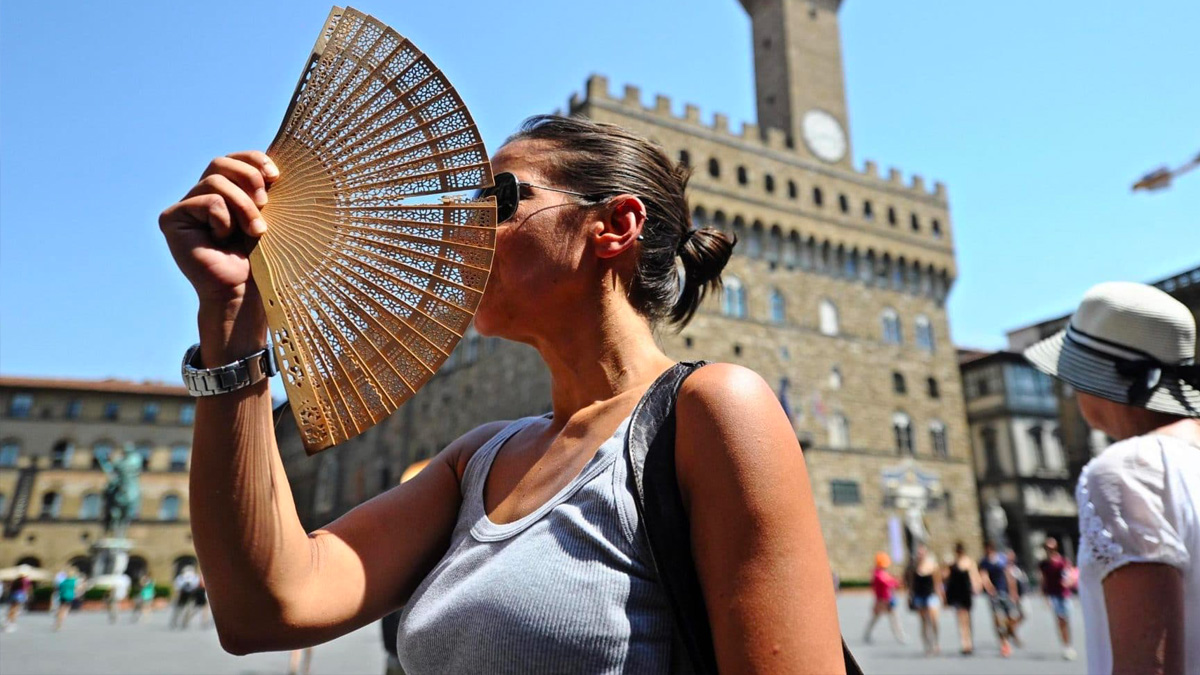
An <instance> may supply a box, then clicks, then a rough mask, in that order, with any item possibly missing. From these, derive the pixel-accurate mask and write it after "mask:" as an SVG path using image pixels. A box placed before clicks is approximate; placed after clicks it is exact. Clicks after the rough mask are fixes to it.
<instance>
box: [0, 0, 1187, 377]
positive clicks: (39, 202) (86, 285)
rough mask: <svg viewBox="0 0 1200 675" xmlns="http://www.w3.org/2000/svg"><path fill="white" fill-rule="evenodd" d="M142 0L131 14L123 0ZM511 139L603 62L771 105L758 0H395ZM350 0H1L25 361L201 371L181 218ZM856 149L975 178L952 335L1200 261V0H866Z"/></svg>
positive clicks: (1, 182)
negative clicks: (759, 76)
mask: <svg viewBox="0 0 1200 675" xmlns="http://www.w3.org/2000/svg"><path fill="white" fill-rule="evenodd" d="M117 6H119V7H120V9H116V7H117ZM357 6H358V8H359V9H362V10H364V11H366V12H369V13H371V14H374V15H376V16H378V17H380V18H381V19H383V20H384V21H385V22H388V23H389V24H390V25H392V26H393V27H395V28H396V29H397V30H399V31H400V32H401V33H404V34H406V35H407V36H408V37H409V38H411V39H412V40H413V41H414V42H416V44H418V45H419V46H420V47H422V48H423V49H424V50H425V51H426V52H427V53H429V54H430V55H431V56H432V57H433V59H434V61H435V62H436V63H437V64H439V65H440V66H441V68H442V69H443V70H444V71H446V72H447V73H448V74H449V75H450V78H451V81H453V82H454V83H455V84H456V86H457V87H458V89H459V91H460V92H461V93H462V94H463V96H464V98H465V99H466V101H467V103H468V105H470V106H471V109H472V111H473V112H474V114H475V117H476V119H477V120H478V122H479V123H480V124H481V126H482V127H483V130H484V134H485V138H486V139H487V141H488V142H489V147H494V145H495V143H497V142H499V141H500V140H502V139H503V138H504V136H505V135H507V134H508V133H509V132H511V131H512V130H513V129H514V128H515V127H516V126H517V124H518V123H519V122H520V121H521V119H523V118H524V117H526V116H527V115H531V114H534V113H538V112H546V111H551V110H554V109H556V108H561V107H563V106H564V105H565V102H566V100H567V98H568V97H569V95H570V94H571V93H572V92H573V91H577V90H579V89H581V88H582V86H583V82H584V80H585V78H586V77H587V75H588V74H589V73H593V72H595V73H603V74H606V75H608V76H609V77H610V78H611V80H612V83H613V87H614V88H618V87H620V86H621V85H622V84H624V83H634V84H638V85H640V86H641V87H642V91H643V92H644V95H645V96H646V97H647V98H648V99H649V97H652V96H653V95H654V94H655V93H663V94H665V95H668V96H670V97H671V98H672V99H673V100H674V101H675V103H676V106H677V107H680V108H681V107H682V105H683V103H684V102H691V103H695V104H697V105H699V106H700V107H701V109H702V110H703V112H704V115H705V116H706V117H710V116H711V115H712V113H713V112H723V113H726V114H728V115H729V116H730V118H731V119H732V120H733V125H734V126H735V127H736V126H738V125H739V124H740V122H741V121H742V120H751V121H752V120H753V119H754V95H753V94H754V89H753V87H754V85H753V78H752V70H751V56H750V37H749V22H748V20H747V18H746V16H745V14H744V12H743V11H742V9H741V6H740V5H739V3H738V2H737V1H736V0H640V1H635V0H606V1H605V2H598V1H577V2H550V1H546V0H537V1H523V2H492V1H488V2H482V1H476V0H469V1H458V2H455V1H450V0H448V1H446V2H438V3H433V2H411V1H410V2H397V1H392V2H381V1H377V0H363V2H362V3H361V4H360V5H357ZM328 9H329V5H328V4H326V3H325V2H314V1H308V0H305V1H291V2H283V1H282V0H278V1H274V2H246V1H244V0H243V1H241V2H233V1H232V0H210V1H206V2H122V3H118V4H117V5H113V4H110V3H99V2H82V1H79V2H53V1H50V0H39V1H38V2H16V1H8V0H6V1H5V2H3V6H2V9H0V82H2V83H3V84H2V89H0V125H2V128H0V372H2V373H5V374H28V375H52V376H76V377H104V376H117V377H125V378H134V379H141V378H158V379H165V380H172V381H173V380H175V379H176V378H177V377H178V363H179V358H180V355H181V354H182V353H183V350H184V349H185V348H186V347H187V346H188V345H189V344H191V343H192V342H193V341H194V340H195V325H194V312H195V300H194V296H193V295H192V293H191V290H190V288H189V287H188V285H187V284H186V282H185V281H184V279H183V278H182V276H180V275H179V274H178V273H177V272H176V271H175V269H174V266H173V263H172V261H171V258H170V256H169V255H168V253H167V249H166V247H165V245H164V244H163V241H162V237H161V235H160V234H159V232H158V228H157V223H156V218H157V215H158V213H159V211H161V210H162V209H163V208H164V207H166V206H167V205H168V204H170V203H171V202H173V201H175V200H176V199H177V198H179V197H180V196H181V195H182V194H183V193H184V192H185V191H186V190H187V188H188V187H189V186H190V185H191V183H192V182H193V181H194V180H195V179H196V178H197V177H198V175H199V173H200V171H201V170H202V169H203V168H204V166H205V164H206V163H207V161H208V160H209V158H211V157H212V156H215V155H219V154H225V153H228V152H232V151H234V150H239V149H243V148H263V147H265V145H266V144H267V143H268V142H269V141H270V140H271V136H272V134H273V133H274V131H275V129H276V127H277V125H278V124H279V120H280V118H281V116H282V114H283V111H284V109H285V107H286V104H287V102H288V98H289V96H290V95H291V91H292V88H293V86H294V84H295V80H296V77H297V75H298V73H299V69H300V68H301V66H302V65H303V63H304V60H305V58H306V57H307V55H308V51H309V49H310V47H311V46H312V42H313V40H314V38H315V35H316V33H317V31H318V30H319V28H320V26H321V23H322V21H323V20H324V18H325V16H326V13H327V12H328ZM841 16H842V38H843V51H844V58H845V69H846V79H847V92H848V97H849V106H850V116H851V120H850V133H851V136H852V139H853V146H854V151H855V162H856V163H859V164H861V162H862V160H864V159H874V160H876V161H877V162H878V163H879V164H880V166H881V167H883V168H884V169H885V170H886V168H887V167H889V166H896V167H899V168H900V169H901V170H902V171H903V172H904V174H905V175H906V176H907V175H910V174H912V173H919V174H921V175H923V176H925V177H926V180H927V181H929V182H932V181H933V180H941V181H944V182H945V183H946V184H947V186H948V187H949V194H950V205H951V215H952V218H953V222H954V227H955V230H956V243H957V247H958V261H959V269H960V277H959V280H958V283H957V285H956V287H955V288H954V291H953V294H952V296H951V301H950V316H951V324H952V329H953V339H954V340H955V341H956V342H957V343H959V344H963V345H971V346H986V347H996V346H1000V345H1001V344H1002V340H1003V333H1004V331H1005V330H1007V329H1010V328H1013V327H1016V326H1019V325H1022V324H1026V323H1029V322H1032V321H1036V320H1039V319H1042V318H1046V317H1049V316H1053V315H1056V314H1060V313H1065V312H1068V311H1070V310H1071V309H1072V308H1073V307H1074V306H1075V304H1076V303H1077V302H1078V299H1079V297H1080V295H1081V294H1082V293H1083V291H1084V290H1085V289H1086V288H1087V287H1088V286H1090V285H1092V284H1094V283H1097V282H1100V281H1104V280H1110V279H1128V280H1153V279H1157V278H1160V277H1162V276H1165V275H1167V274H1170V273H1172V272H1175V271H1178V270H1182V269H1185V268H1188V267H1192V266H1194V265H1196V264H1198V263H1200V222H1198V221H1200V217H1198V215H1200V173H1196V174H1192V175H1189V176H1185V177H1184V178H1183V179H1181V180H1180V181H1179V182H1178V183H1177V184H1176V185H1175V187H1173V188H1172V189H1171V190H1169V191H1167V192H1165V193H1158V194H1150V195H1147V194H1142V193H1139V194H1131V193H1130V191H1129V186H1130V184H1131V183H1132V182H1133V181H1134V180H1135V179H1136V178H1137V177H1138V176H1139V175H1141V174H1142V173H1143V172H1145V171H1146V170H1149V169H1151V168H1153V167H1155V166H1157V165H1159V164H1163V163H1172V164H1174V163H1178V162H1182V161H1183V160H1185V159H1187V158H1188V157H1190V156H1192V155H1194V154H1195V153H1196V152H1197V151H1200V125H1198V124H1197V121H1198V120H1200V87H1197V86H1196V81H1197V80H1196V72H1197V68H1198V67H1200V41H1197V40H1196V27H1197V26H1200V3H1197V2H1192V1H1188V0H1175V1H1173V2H1166V1H1164V2H1154V1H1151V2H1144V3H1129V2H1103V1H1102V2H1097V1H1095V0H1092V1H1090V2H1082V1H1078V0H1073V1H1071V2H1032V1H1023V2H1003V3H1001V2H986V3H985V2H937V3H934V2H868V1H867V0H847V2H846V4H845V6H844V7H843V9H842V13H841Z"/></svg>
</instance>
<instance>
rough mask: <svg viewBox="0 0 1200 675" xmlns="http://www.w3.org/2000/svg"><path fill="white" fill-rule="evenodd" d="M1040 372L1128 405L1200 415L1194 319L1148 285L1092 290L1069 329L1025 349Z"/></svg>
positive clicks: (1103, 286) (1114, 285) (1117, 285)
mask: <svg viewBox="0 0 1200 675" xmlns="http://www.w3.org/2000/svg"><path fill="white" fill-rule="evenodd" d="M1025 358H1027V359H1029V362H1030V363H1032V364H1033V365H1034V367H1036V368H1037V369H1038V370H1040V371H1042V372H1043V373H1046V374H1047V375H1050V376H1052V377H1056V378H1058V379H1060V380H1062V381H1063V382H1066V383H1067V384H1070V385H1071V386H1072V387H1075V388H1076V389H1078V390H1079V391H1083V392H1087V393H1089V394H1092V395H1094V396H1099V397H1101V398H1106V399H1108V400H1110V401H1116V402H1117V403H1123V404H1125V405H1131V406H1137V407H1140V408H1147V409H1149V410H1155V411H1158V412H1163V413H1169V414H1172V415H1182V416H1184V417H1200V366H1197V365H1196V319H1195V318H1194V317H1193V316H1192V313H1191V312H1190V311H1188V308H1187V306H1185V305H1184V304H1183V303H1181V302H1179V301H1178V300H1176V299H1175V298H1172V297H1171V296H1170V295H1167V294H1166V293H1164V292H1162V291H1160V290H1158V289H1157V288H1154V287H1153V286H1147V285H1145V284H1134V283H1127V282H1109V283H1103V284H1099V285H1097V286H1093V287H1092V288H1091V289H1090V290H1088V292H1087V293H1086V294H1085V295H1084V296H1083V302H1081V303H1080V304H1079V309H1078V310H1077V311H1076V312H1075V314H1073V315H1072V316H1071V320H1070V322H1069V323H1068V324H1067V327H1066V329H1065V330H1062V331H1059V332H1058V333H1055V334H1054V335H1052V336H1050V337H1048V338H1046V339H1045V340H1042V341H1041V342H1038V343H1037V344H1035V345H1033V346H1031V347H1030V348H1029V349H1026V350H1025Z"/></svg>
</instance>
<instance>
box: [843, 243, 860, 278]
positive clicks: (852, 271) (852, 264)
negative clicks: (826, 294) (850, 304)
mask: <svg viewBox="0 0 1200 675" xmlns="http://www.w3.org/2000/svg"><path fill="white" fill-rule="evenodd" d="M857 278H858V249H854V250H853V251H850V255H848V256H846V279H848V280H850V281H854V280H855V279H857Z"/></svg>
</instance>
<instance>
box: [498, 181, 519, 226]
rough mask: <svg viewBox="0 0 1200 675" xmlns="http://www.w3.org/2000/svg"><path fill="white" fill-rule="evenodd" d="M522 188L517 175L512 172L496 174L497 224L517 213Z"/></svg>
mask: <svg viewBox="0 0 1200 675" xmlns="http://www.w3.org/2000/svg"><path fill="white" fill-rule="evenodd" d="M520 200H521V190H520V187H519V186H518V185H517V177H516V176H514V175H512V174H511V173H502V174H500V175H498V176H496V224H497V225H499V224H500V223H503V222H505V221H507V220H509V219H511V218H512V217H513V216H515V215H517V203H518V202H519V201H520Z"/></svg>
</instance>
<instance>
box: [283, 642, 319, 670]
mask: <svg viewBox="0 0 1200 675" xmlns="http://www.w3.org/2000/svg"><path fill="white" fill-rule="evenodd" d="M312 657H313V648H312V647H303V648H301V649H293V650H292V653H291V654H290V655H288V675H308V673H309V671H311V670H312Z"/></svg>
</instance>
